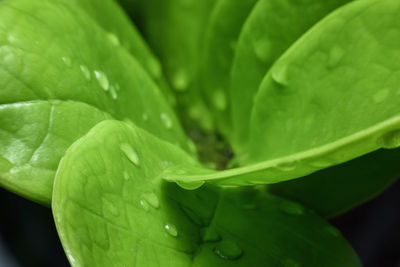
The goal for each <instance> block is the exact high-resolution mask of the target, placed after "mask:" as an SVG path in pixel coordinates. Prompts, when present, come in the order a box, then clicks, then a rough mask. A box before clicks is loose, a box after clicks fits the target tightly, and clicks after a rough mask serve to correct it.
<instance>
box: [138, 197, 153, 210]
mask: <svg viewBox="0 0 400 267" xmlns="http://www.w3.org/2000/svg"><path fill="white" fill-rule="evenodd" d="M139 204H140V206H141V207H142V208H143V209H144V210H145V211H149V210H150V205H149V203H147V201H146V200H143V199H142V200H140V201H139Z"/></svg>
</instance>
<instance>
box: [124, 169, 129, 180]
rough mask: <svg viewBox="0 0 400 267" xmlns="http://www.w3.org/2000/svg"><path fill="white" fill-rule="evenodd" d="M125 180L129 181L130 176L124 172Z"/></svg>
mask: <svg viewBox="0 0 400 267" xmlns="http://www.w3.org/2000/svg"><path fill="white" fill-rule="evenodd" d="M124 179H125V181H128V180H129V174H128V172H126V171H124Z"/></svg>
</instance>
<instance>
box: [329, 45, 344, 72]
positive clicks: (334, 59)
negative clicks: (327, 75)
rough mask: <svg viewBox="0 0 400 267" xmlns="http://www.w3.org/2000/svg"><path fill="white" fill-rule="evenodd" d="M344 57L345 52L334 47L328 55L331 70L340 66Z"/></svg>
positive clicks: (338, 47)
mask: <svg viewBox="0 0 400 267" xmlns="http://www.w3.org/2000/svg"><path fill="white" fill-rule="evenodd" d="M343 55H344V50H343V49H342V48H341V47H340V46H334V47H332V49H331V50H330V51H329V55H328V67H329V68H334V67H336V66H337V65H338V64H339V62H340V60H341V59H342V57H343Z"/></svg>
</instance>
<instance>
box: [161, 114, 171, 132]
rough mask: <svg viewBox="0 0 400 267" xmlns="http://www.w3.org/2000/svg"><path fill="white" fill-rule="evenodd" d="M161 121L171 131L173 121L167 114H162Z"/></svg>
mask: <svg viewBox="0 0 400 267" xmlns="http://www.w3.org/2000/svg"><path fill="white" fill-rule="evenodd" d="M160 118H161V121H162V122H163V124H164V126H165V128H167V129H171V128H172V120H171V118H170V117H169V116H168V115H167V114H166V113H161V114H160Z"/></svg>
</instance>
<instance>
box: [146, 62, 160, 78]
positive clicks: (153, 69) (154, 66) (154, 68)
mask: <svg viewBox="0 0 400 267" xmlns="http://www.w3.org/2000/svg"><path fill="white" fill-rule="evenodd" d="M147 67H148V69H149V71H150V74H151V75H152V76H153V77H155V78H160V77H161V74H162V68H161V64H160V63H159V62H158V61H157V60H155V59H151V60H149V61H148V62H147Z"/></svg>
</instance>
